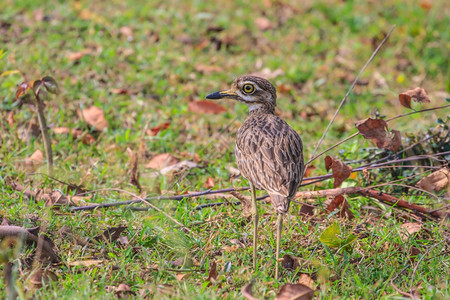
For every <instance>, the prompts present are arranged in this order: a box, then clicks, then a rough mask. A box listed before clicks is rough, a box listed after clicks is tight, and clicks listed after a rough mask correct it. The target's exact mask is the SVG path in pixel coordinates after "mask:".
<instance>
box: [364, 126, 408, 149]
mask: <svg viewBox="0 0 450 300" xmlns="http://www.w3.org/2000/svg"><path fill="white" fill-rule="evenodd" d="M355 126H356V128H357V129H358V131H359V133H360V134H361V135H362V136H363V137H364V138H366V139H369V140H372V141H374V142H375V144H376V145H377V147H378V148H380V149H388V150H391V151H393V152H397V151H398V149H400V147H401V146H402V140H401V135H400V132H399V131H397V130H392V131H391V135H393V136H392V137H391V136H389V135H388V133H387V123H386V121H384V120H381V119H371V118H368V119H365V120H361V121H358V122H356V123H355Z"/></svg>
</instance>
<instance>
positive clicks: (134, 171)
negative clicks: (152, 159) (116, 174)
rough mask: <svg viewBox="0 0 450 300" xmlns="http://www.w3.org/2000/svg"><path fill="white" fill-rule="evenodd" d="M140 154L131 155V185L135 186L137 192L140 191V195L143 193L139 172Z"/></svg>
mask: <svg viewBox="0 0 450 300" xmlns="http://www.w3.org/2000/svg"><path fill="white" fill-rule="evenodd" d="M138 161H139V158H138V154H137V153H136V152H135V151H133V153H132V154H131V170H130V183H131V184H132V185H134V186H135V187H136V188H137V190H138V191H139V193H141V192H142V187H141V185H140V183H139V176H140V174H139V172H138Z"/></svg>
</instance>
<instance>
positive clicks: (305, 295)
mask: <svg viewBox="0 0 450 300" xmlns="http://www.w3.org/2000/svg"><path fill="white" fill-rule="evenodd" d="M313 296H314V291H313V290H312V289H310V288H309V287H307V286H306V285H303V284H298V283H297V284H292V283H286V284H285V285H283V286H282V287H281V290H280V292H279V293H278V295H277V296H276V297H275V300H293V299H295V300H311V299H312V298H313Z"/></svg>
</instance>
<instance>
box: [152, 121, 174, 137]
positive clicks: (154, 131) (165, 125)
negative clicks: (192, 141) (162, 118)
mask: <svg viewBox="0 0 450 300" xmlns="http://www.w3.org/2000/svg"><path fill="white" fill-rule="evenodd" d="M169 126H170V122H165V123H163V124H161V125H158V126H155V127H152V128H150V129H148V130H147V135H148V136H155V135H157V134H158V133H159V132H160V131H161V130H165V129H167V128H169Z"/></svg>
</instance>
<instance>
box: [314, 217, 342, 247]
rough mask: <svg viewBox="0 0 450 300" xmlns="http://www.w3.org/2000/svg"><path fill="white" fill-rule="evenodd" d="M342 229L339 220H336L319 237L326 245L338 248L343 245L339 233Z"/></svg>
mask: <svg viewBox="0 0 450 300" xmlns="http://www.w3.org/2000/svg"><path fill="white" fill-rule="evenodd" d="M340 233H341V230H340V228H339V224H338V222H334V223H333V224H331V225H330V226H329V227H328V228H326V229H325V230H324V231H323V232H322V234H321V235H320V237H319V240H320V241H321V242H322V243H324V245H325V246H327V247H330V248H337V247H340V246H341V242H342V240H341V238H340V237H339V234H340Z"/></svg>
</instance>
